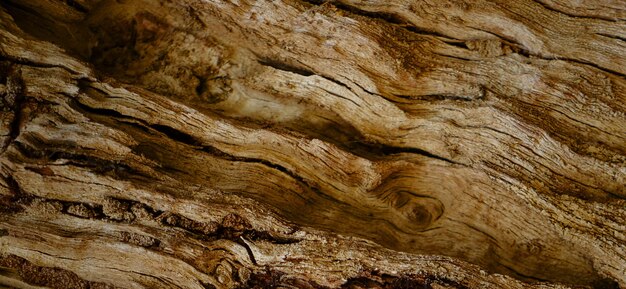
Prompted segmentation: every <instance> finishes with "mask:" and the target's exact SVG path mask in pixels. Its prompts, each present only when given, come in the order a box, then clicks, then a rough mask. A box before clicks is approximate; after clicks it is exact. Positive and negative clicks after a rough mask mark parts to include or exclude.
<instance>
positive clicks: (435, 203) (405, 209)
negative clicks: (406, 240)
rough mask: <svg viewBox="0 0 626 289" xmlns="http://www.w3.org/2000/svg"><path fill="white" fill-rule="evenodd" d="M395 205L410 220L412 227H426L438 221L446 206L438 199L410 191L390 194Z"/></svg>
mask: <svg viewBox="0 0 626 289" xmlns="http://www.w3.org/2000/svg"><path fill="white" fill-rule="evenodd" d="M389 198H390V199H391V201H392V204H393V207H394V208H395V209H396V211H397V212H398V213H400V214H401V215H402V216H403V217H404V218H405V220H406V221H407V222H408V224H409V226H410V227H414V228H418V229H425V228H427V227H429V226H430V225H431V224H432V223H434V222H435V221H437V220H438V219H439V218H440V217H441V215H443V212H444V206H443V204H442V203H441V201H439V200H438V199H436V198H434V197H430V196H426V195H418V194H415V193H413V192H409V191H398V192H396V193H393V194H390V196H389Z"/></svg>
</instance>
